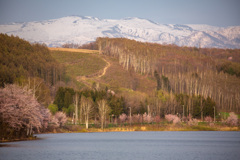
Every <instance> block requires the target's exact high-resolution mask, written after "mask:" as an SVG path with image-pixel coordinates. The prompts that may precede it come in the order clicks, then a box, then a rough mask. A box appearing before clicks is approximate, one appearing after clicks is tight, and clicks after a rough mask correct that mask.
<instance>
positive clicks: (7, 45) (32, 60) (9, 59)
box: [0, 34, 63, 87]
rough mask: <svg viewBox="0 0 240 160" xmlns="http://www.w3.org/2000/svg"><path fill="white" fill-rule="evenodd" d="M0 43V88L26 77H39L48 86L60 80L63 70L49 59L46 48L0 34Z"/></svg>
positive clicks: (48, 52)
mask: <svg viewBox="0 0 240 160" xmlns="http://www.w3.org/2000/svg"><path fill="white" fill-rule="evenodd" d="M0 41H1V43H0V86H1V87H3V86H4V84H7V83H14V82H16V81H18V80H19V79H21V78H27V77H39V78H41V79H43V80H44V81H45V82H46V83H47V84H49V85H54V84H56V82H57V81H59V80H60V79H61V76H62V74H63V69H62V68H61V67H60V65H59V64H58V63H57V62H56V61H55V60H54V59H53V58H52V57H51V55H50V51H49V50H48V48H47V46H45V45H42V44H30V43H29V42H27V41H25V40H23V39H20V38H19V37H14V36H8V35H6V34H0Z"/></svg>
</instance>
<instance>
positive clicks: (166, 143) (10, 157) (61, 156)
mask: <svg viewBox="0 0 240 160" xmlns="http://www.w3.org/2000/svg"><path fill="white" fill-rule="evenodd" d="M37 136H38V137H39V138H41V139H40V140H36V141H22V142H12V143H4V144H7V145H6V146H5V147H0V159H1V160H15V159H16V160H85V159H86V160H89V159H90V160H91V159H96V160H108V159H109V160H110V159H111V160H112V159H114V160H118V159H119V160H122V159H124V160H127V159H129V160H130V159H131V160H135V159H143V160H152V159H168V160H169V159H174V160H175V159H204V160H205V159H212V160H215V159H216V160H220V159H224V160H225V159H230V160H239V159H240V132H108V133H63V134H41V135H37Z"/></svg>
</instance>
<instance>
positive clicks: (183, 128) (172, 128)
mask: <svg viewBox="0 0 240 160" xmlns="http://www.w3.org/2000/svg"><path fill="white" fill-rule="evenodd" d="M78 127H79V128H78V130H69V129H66V128H58V129H57V130H54V131H49V132H43V133H38V134H58V133H104V132H105V133H106V132H199V131H219V132H229V131H231V132H239V131H240V127H239V126H237V127H230V126H220V125H215V126H209V125H197V126H188V125H183V124H180V125H173V124H168V125H164V126H156V125H154V126H153V125H133V126H131V127H130V126H122V127H119V126H118V127H109V128H104V129H103V130H102V129H100V128H94V127H93V128H89V129H85V128H82V127H81V126H80V125H79V126H78ZM40 139H41V138H38V137H37V134H34V135H33V136H32V137H28V138H23V139H19V138H17V139H12V140H0V147H4V143H8V142H17V141H31V140H40Z"/></svg>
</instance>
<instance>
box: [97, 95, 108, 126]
mask: <svg viewBox="0 0 240 160" xmlns="http://www.w3.org/2000/svg"><path fill="white" fill-rule="evenodd" d="M97 104H98V111H99V117H100V121H101V129H102V130H103V125H104V122H106V116H107V114H108V113H109V112H110V107H109V106H108V105H107V101H106V100H105V99H102V100H99V101H98V102H97Z"/></svg>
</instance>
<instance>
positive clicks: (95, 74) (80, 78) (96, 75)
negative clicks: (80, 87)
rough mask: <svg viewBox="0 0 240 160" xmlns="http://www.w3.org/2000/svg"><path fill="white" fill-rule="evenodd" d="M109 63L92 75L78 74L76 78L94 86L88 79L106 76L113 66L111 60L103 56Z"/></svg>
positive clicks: (89, 85)
mask: <svg viewBox="0 0 240 160" xmlns="http://www.w3.org/2000/svg"><path fill="white" fill-rule="evenodd" d="M102 59H103V60H104V61H105V62H106V63H107V65H106V66H105V67H104V68H103V70H100V71H99V72H97V73H94V74H91V75H86V76H78V77H77V78H76V79H77V81H78V82H82V83H84V84H85V85H86V86H88V87H90V88H91V87H92V84H91V82H89V81H88V80H93V79H98V78H101V77H102V76H104V75H105V74H106V72H107V69H108V68H109V67H110V66H111V63H110V62H109V61H107V60H106V59H105V58H102Z"/></svg>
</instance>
